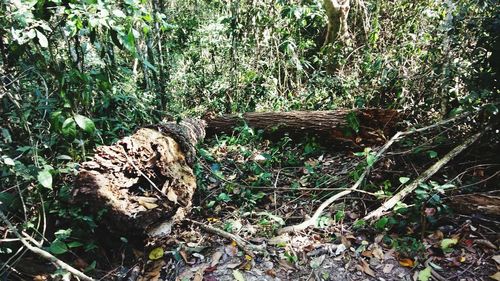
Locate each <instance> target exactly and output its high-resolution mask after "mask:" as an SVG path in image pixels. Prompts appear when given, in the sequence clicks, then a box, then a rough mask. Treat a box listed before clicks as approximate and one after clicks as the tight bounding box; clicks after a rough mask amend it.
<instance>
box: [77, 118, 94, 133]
mask: <svg viewBox="0 0 500 281" xmlns="http://www.w3.org/2000/svg"><path fill="white" fill-rule="evenodd" d="M75 121H76V124H77V125H78V127H80V128H82V129H83V130H84V131H85V132H87V133H89V134H90V133H93V132H94V130H95V124H94V122H93V121H92V120H90V118H87V117H85V116H83V115H79V114H76V115H75Z"/></svg>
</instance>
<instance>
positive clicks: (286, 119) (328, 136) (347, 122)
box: [206, 109, 398, 146]
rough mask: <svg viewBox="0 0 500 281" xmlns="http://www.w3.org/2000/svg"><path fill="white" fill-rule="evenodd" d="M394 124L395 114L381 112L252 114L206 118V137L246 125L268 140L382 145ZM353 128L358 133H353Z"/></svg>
mask: <svg viewBox="0 0 500 281" xmlns="http://www.w3.org/2000/svg"><path fill="white" fill-rule="evenodd" d="M354 117H355V118H354ZM397 121H398V113H397V111H395V110H384V109H356V110H347V109H339V110H332V111H291V112H251V113H245V114H243V115H224V116H220V117H212V118H207V119H206V122H207V135H214V134H218V133H221V132H226V133H231V132H232V130H233V129H234V128H235V127H237V126H240V125H242V124H244V123H246V124H248V126H250V127H252V128H254V129H257V130H264V132H265V134H266V135H267V136H270V137H277V138H280V137H282V136H283V135H285V134H288V135H290V136H291V137H304V136H305V135H311V136H317V137H318V140H319V141H320V142H321V143H332V142H342V143H344V144H348V145H355V146H363V145H372V144H382V143H385V141H386V137H385V136H387V135H392V132H391V131H393V130H394V127H395V123H396V122H397ZM353 125H354V126H353ZM353 127H357V128H358V129H359V131H358V132H357V133H356V132H355V129H354V128H353Z"/></svg>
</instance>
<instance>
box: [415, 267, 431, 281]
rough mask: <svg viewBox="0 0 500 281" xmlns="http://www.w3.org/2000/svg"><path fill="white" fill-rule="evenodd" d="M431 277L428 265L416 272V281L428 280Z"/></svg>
mask: <svg viewBox="0 0 500 281" xmlns="http://www.w3.org/2000/svg"><path fill="white" fill-rule="evenodd" d="M430 278H431V268H430V267H429V266H428V267H426V268H425V269H424V270H420V272H419V273H418V281H428V280H429V279H430Z"/></svg>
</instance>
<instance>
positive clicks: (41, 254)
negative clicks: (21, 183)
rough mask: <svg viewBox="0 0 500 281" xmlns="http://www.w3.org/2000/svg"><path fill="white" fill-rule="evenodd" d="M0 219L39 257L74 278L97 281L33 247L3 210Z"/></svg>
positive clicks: (0, 211)
mask: <svg viewBox="0 0 500 281" xmlns="http://www.w3.org/2000/svg"><path fill="white" fill-rule="evenodd" d="M0 218H1V219H2V220H3V222H4V223H5V224H6V225H7V227H8V228H9V230H10V231H12V233H14V235H15V236H16V237H17V238H19V240H20V241H21V243H23V245H24V246H25V247H26V248H28V249H29V250H30V251H31V252H33V253H35V254H37V255H39V256H40V257H42V258H44V259H46V260H48V261H50V262H52V263H53V264H54V265H56V266H57V267H59V268H61V269H64V270H66V271H68V272H70V273H71V274H73V275H74V276H76V277H78V278H80V279H81V280H84V281H95V279H93V278H91V277H88V276H87V275H85V274H84V273H83V272H81V271H79V270H77V269H76V268H74V267H72V266H71V265H69V264H67V263H65V262H63V261H62V260H60V259H58V258H56V257H55V256H53V255H52V254H50V253H49V252H47V251H45V250H42V249H40V248H38V247H35V246H33V245H32V244H31V243H30V242H29V241H28V240H26V239H25V238H24V237H23V236H22V235H21V234H20V233H19V232H18V231H17V229H16V228H15V227H14V226H13V225H12V223H11V222H10V221H9V219H8V218H7V217H6V216H5V214H4V213H3V211H2V210H0Z"/></svg>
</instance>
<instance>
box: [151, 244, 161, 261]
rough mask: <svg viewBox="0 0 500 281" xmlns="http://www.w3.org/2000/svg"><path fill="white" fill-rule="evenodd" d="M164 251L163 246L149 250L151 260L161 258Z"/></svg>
mask: <svg viewBox="0 0 500 281" xmlns="http://www.w3.org/2000/svg"><path fill="white" fill-rule="evenodd" d="M163 254H164V251H163V248H162V247H158V248H154V249H153V250H151V252H149V256H148V257H149V259H150V260H157V259H161V258H162V257H163Z"/></svg>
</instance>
